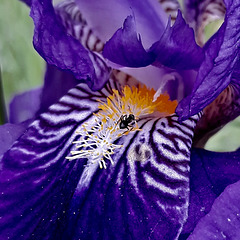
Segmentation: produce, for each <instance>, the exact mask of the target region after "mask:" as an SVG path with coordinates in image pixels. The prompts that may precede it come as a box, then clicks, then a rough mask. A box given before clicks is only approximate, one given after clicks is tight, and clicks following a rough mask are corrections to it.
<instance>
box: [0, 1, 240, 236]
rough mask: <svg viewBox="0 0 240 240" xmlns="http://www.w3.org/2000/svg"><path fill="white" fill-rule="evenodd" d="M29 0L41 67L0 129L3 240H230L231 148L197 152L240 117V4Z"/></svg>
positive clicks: (235, 223)
mask: <svg viewBox="0 0 240 240" xmlns="http://www.w3.org/2000/svg"><path fill="white" fill-rule="evenodd" d="M25 3H27V4H28V5H29V6H30V7H31V12H30V15H31V17H32V18H33V21H34V25H35V30H34V36H33V43H34V46H35V49H36V50H37V51H38V53H39V54H40V55H41V56H42V57H43V58H44V59H45V60H46V62H47V64H48V65H47V71H46V75H45V82H44V86H43V88H42V89H41V90H35V94H32V92H29V93H26V94H24V95H22V96H19V97H18V98H16V100H15V105H16V104H17V103H19V102H20V99H24V98H26V97H28V98H29V96H30V95H31V96H30V99H31V98H33V96H32V95H34V96H35V98H36V97H37V96H39V94H40V93H41V101H40V102H37V101H36V102H35V108H33V112H32V115H29V117H30V116H31V118H29V119H28V120H27V121H24V122H21V123H18V124H17V123H16V124H5V125H3V126H1V128H0V130H1V135H0V141H1V147H0V150H1V151H0V154H1V155H0V156H1V165H0V167H1V175H0V195H1V201H0V226H1V227H0V236H1V237H0V238H1V239H41V240H43V239H104V240H107V239H111V240H112V239H170V240H172V239H239V238H240V221H239V219H240V204H239V203H240V201H239V200H240V186H239V185H240V182H239V179H240V171H239V170H240V169H239V166H240V152H239V150H238V151H236V152H232V153H215V152H209V151H206V150H204V149H200V148H198V149H197V148H194V145H197V146H203V145H204V143H205V142H206V139H207V138H208V137H209V135H211V133H212V132H216V131H217V130H218V129H219V128H221V127H222V126H223V125H224V124H226V123H227V122H229V121H230V120H232V119H234V118H236V117H237V116H238V115H239V111H240V108H239V67H240V52H239V51H240V49H239V41H240V40H239V39H240V28H239V26H240V15H239V12H240V1H239V0H235V1H233V0H225V1H224V3H223V2H221V1H210V2H209V1H197V0H188V1H186V2H185V6H186V10H185V12H184V16H185V19H186V20H184V18H183V14H182V12H181V11H180V10H178V9H179V8H180V7H179V5H178V3H177V1H174V0H172V1H159V2H158V1H154V0H148V1H133V0H129V1H128V0H121V1H107V0H99V1H93V0H87V1H83V0H75V1H71V0H65V1H64V2H62V3H59V4H58V5H56V6H54V7H53V5H52V3H51V1H50V0H32V1H31V0H28V1H25ZM168 13H170V14H171V17H169V18H168V16H167V15H168ZM216 18H224V22H223V24H222V25H221V27H220V29H219V30H218V31H217V32H216V33H215V34H214V35H213V36H212V37H211V38H210V39H209V40H208V41H207V42H206V44H204V42H203V29H204V26H205V25H206V24H207V23H208V21H210V20H214V19H216ZM186 21H187V23H186ZM188 24H189V25H190V26H191V27H190V26H189V25H188ZM194 34H195V35H194ZM195 38H196V39H197V42H198V44H199V45H198V44H197V43H196V42H195ZM13 107H14V104H13V105H12V106H11V108H12V109H13ZM23 107H24V106H23ZM17 116H18V115H16V113H15V117H14V116H13V117H12V119H15V122H16V121H18V117H17Z"/></svg>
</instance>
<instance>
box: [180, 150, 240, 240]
mask: <svg viewBox="0 0 240 240" xmlns="http://www.w3.org/2000/svg"><path fill="white" fill-rule="evenodd" d="M190 167H191V174H190V190H191V191H190V204H189V212H188V215H189V216H188V220H187V222H186V224H185V225H184V229H183V231H182V239H186V237H185V238H184V237H183V236H188V235H189V234H190V233H191V232H192V231H193V229H194V228H195V226H196V224H197V223H198V221H199V220H200V219H201V218H202V217H204V216H205V215H206V214H207V213H209V211H210V210H211V207H212V204H213V202H214V201H215V199H216V198H217V197H218V196H219V195H220V194H221V193H222V192H223V191H224V189H225V188H226V187H227V186H228V185H229V184H232V183H235V182H236V181H238V180H239V179H240V151H236V152H230V153H215V152H209V151H206V150H203V149H194V150H192V153H191V165H190ZM195 239H198V238H195ZM204 239H205V238H204ZM217 239H218V238H217Z"/></svg>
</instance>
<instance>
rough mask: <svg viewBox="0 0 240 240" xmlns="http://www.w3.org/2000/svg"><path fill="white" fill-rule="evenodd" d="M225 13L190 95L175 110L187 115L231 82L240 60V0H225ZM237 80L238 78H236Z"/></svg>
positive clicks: (191, 113)
mask: <svg viewBox="0 0 240 240" xmlns="http://www.w3.org/2000/svg"><path fill="white" fill-rule="evenodd" d="M226 7H227V13H226V16H225V21H224V23H223V24H222V26H221V28H220V29H219V31H218V32H217V33H216V34H215V35H214V36H213V37H212V38H211V39H210V40H209V41H208V42H207V44H206V45H205V47H204V48H205V60H204V62H203V63H202V65H201V67H200V69H199V73H198V76H197V79H196V82H195V85H194V88H193V91H192V93H191V95H190V96H188V97H187V98H185V99H183V100H182V101H181V102H180V103H179V105H178V107H177V110H176V112H177V114H178V115H179V116H180V118H181V119H187V118H188V117H189V116H191V115H194V114H196V113H197V112H199V111H201V110H202V109H203V108H204V107H206V106H207V105H208V104H209V103H211V102H212V101H213V100H214V99H215V98H216V97H217V96H218V95H219V94H220V93H221V92H222V91H223V90H224V89H225V88H226V87H227V86H228V85H229V83H230V82H231V80H232V76H233V73H234V71H236V70H237V68H238V65H239V61H240V49H239V46H240V45H239V39H240V28H239V25H240V15H239V11H240V1H239V0H237V1H230V0H229V1H226ZM238 80H239V78H238Z"/></svg>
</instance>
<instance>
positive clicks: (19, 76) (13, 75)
mask: <svg viewBox="0 0 240 240" xmlns="http://www.w3.org/2000/svg"><path fill="white" fill-rule="evenodd" d="M32 36H33V22H32V19H31V18H30V17H29V8H28V7H27V6H26V5H25V4H23V3H22V2H20V1H18V0H1V4H0V65H1V72H2V85H3V91H4V97H5V102H6V103H9V101H10V99H11V97H12V96H13V95H14V94H16V93H19V92H23V91H25V90H26V89H31V88H33V87H35V86H39V85H41V84H42V81H43V72H44V61H43V60H42V58H41V57H40V56H39V55H38V54H37V53H36V51H35V50H34V48H33V45H32Z"/></svg>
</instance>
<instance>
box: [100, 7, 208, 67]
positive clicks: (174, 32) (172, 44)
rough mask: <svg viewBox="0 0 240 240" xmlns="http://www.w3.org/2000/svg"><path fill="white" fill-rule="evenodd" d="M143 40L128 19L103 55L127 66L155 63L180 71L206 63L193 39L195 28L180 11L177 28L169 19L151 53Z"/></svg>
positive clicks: (176, 22) (132, 22)
mask: <svg viewBox="0 0 240 240" xmlns="http://www.w3.org/2000/svg"><path fill="white" fill-rule="evenodd" d="M140 37H141V38H142V37H143V36H142V35H140V36H137V32H136V26H135V24H134V20H133V17H131V16H129V17H128V18H127V19H126V20H125V22H124V26H123V28H120V29H118V30H117V32H116V33H115V34H114V35H113V37H112V38H111V39H110V40H109V41H108V42H107V43H106V45H105V47H104V50H103V56H104V57H105V58H107V59H109V60H110V61H112V62H114V63H117V64H119V65H122V66H126V67H143V66H147V65H149V64H152V63H153V62H155V63H154V65H156V66H158V65H160V66H159V67H160V68H162V67H163V66H162V65H164V66H167V67H170V68H173V69H179V70H186V69H196V68H198V67H199V66H200V64H201V62H202V61H203V58H204V55H203V51H202V49H201V48H200V47H199V46H198V45H197V44H196V42H195V40H194V33H193V29H191V28H190V27H189V26H188V25H187V24H186V22H185V21H184V19H183V18H182V14H181V12H180V11H178V16H177V19H176V21H175V23H174V25H173V26H172V27H171V24H170V19H169V23H168V25H167V27H166V29H165V30H164V32H163V33H162V34H161V35H159V37H158V39H157V40H158V41H156V42H152V44H153V45H152V46H151V48H150V49H149V50H147V51H146V50H144V48H143V45H142V43H141V39H140ZM159 39H160V40H159Z"/></svg>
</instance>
